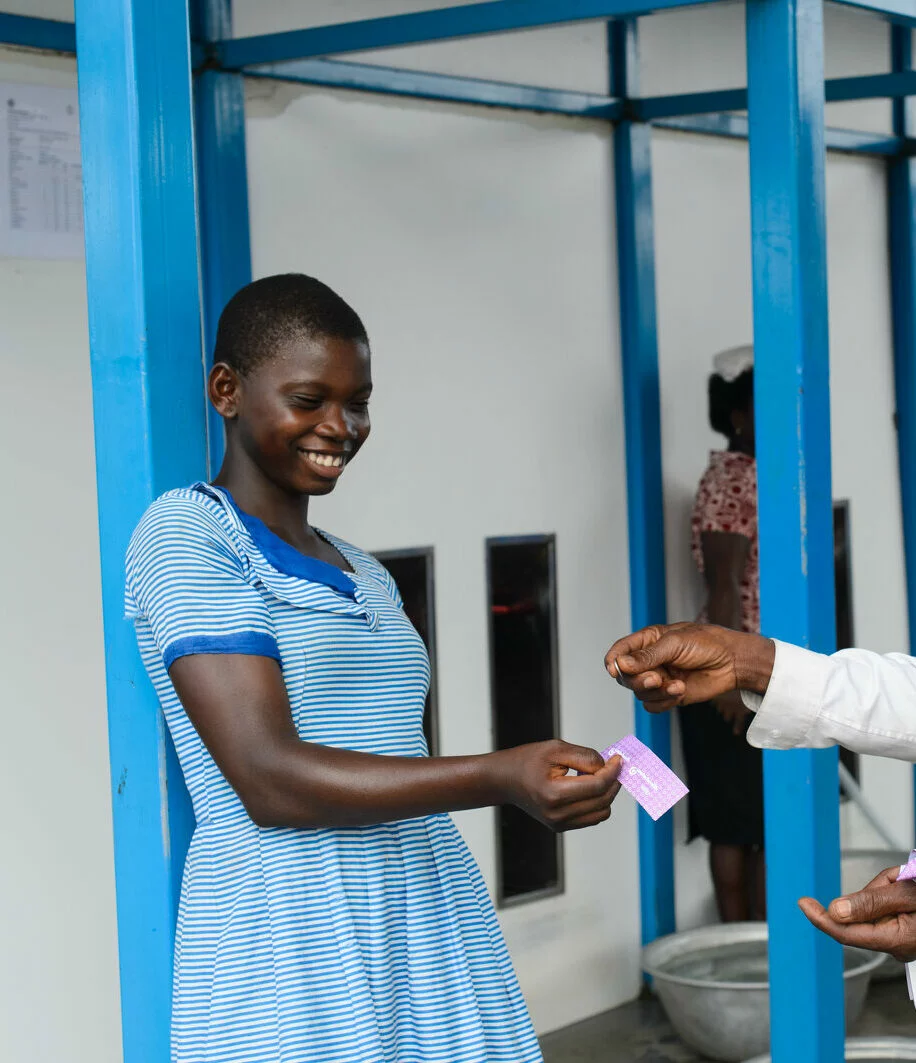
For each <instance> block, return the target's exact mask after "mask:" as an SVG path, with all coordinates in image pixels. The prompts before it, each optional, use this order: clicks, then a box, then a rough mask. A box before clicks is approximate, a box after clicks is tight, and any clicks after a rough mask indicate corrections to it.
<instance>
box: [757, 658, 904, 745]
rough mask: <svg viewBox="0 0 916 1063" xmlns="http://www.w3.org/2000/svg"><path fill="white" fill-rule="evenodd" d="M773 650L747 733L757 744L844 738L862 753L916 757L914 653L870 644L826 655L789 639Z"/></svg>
mask: <svg viewBox="0 0 916 1063" xmlns="http://www.w3.org/2000/svg"><path fill="white" fill-rule="evenodd" d="M774 653H775V666H774V668H773V670H772V678H771V681H770V683H769V686H768V689H767V691H766V697H764V699H763V700H762V702H758V703H756V704H752V707H753V708H755V709H756V711H757V718H756V719H755V721H754V723H753V725H752V727H751V730H750V732H749V734H748V738H749V740H750V741H751V742H752V743H753V744H754V745H758V746H763V747H765V748H771V749H791V748H794V747H798V746H806V747H809V748H818V747H824V746H830V745H834V744H837V743H839V744H841V745H843V746H845V747H846V748H847V749H851V750H853V751H855V752H858V753H871V754H874V755H877V756H885V757H895V758H898V759H901V760H913V761H916V660H914V658H912V657H907V656H904V655H902V654H891V655H888V656H882V655H880V654H877V653H870V652H868V651H866V650H844V651H843V652H841V653H838V654H834V655H833V656H830V657H828V656H825V655H824V654H819V653H812V652H811V651H809V650H803V649H801V648H799V647H798V646H790V645H788V644H786V643H779V644H774ZM745 689H749V690H753V689H755V688H753V687H750V686H749V687H746V688H745ZM758 692H762V691H759V690H758Z"/></svg>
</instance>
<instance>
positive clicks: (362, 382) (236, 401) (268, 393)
mask: <svg viewBox="0 0 916 1063" xmlns="http://www.w3.org/2000/svg"><path fill="white" fill-rule="evenodd" d="M209 390H210V399H211V401H212V402H213V405H214V406H215V407H216V409H217V411H218V412H219V413H220V414H221V415H222V417H223V418H225V421H226V441H227V448H228V449H229V450H233V449H235V450H238V451H240V453H239V454H238V457H239V458H243V459H244V460H245V463H246V464H250V465H253V466H255V467H256V468H257V469H258V470H259V471H260V473H261V474H262V475H263V476H264V477H265V478H266V479H267V480H269V481H270V482H271V483H273V484H275V485H276V486H277V487H279V488H281V489H282V490H283V491H286V492H288V493H290V494H298V495H326V494H328V492H330V491H333V490H334V485H335V484H336V483H337V481H338V479H339V478H340V477H341V476H342V475H343V472H344V470H345V469H346V468H347V466H348V465H349V463H350V462H351V461H352V460H353V458H354V457H355V456H356V453H357V452H358V451H359V449H360V447H361V446H362V445H363V443H364V442H365V441H366V437H367V436H368V435H369V396H370V394H371V392H372V376H371V372H370V359H369V348H368V346H367V344H365V343H363V342H362V341H359V340H347V339H339V338H337V337H333V336H317V337H315V336H307V335H302V336H299V337H295V338H292V339H289V340H287V341H285V342H283V343H282V344H280V345H279V346H278V348H277V351H276V353H275V355H274V356H273V357H271V358H268V359H267V360H266V361H264V362H262V363H260V364H259V365H257V366H255V367H254V368H253V369H252V370H251V372H250V373H248V374H246V375H245V376H239V374H238V373H237V372H236V371H235V370H233V369H231V368H229V367H228V366H226V365H223V364H219V365H215V366H214V367H213V370H212V371H211V373H210V381H209Z"/></svg>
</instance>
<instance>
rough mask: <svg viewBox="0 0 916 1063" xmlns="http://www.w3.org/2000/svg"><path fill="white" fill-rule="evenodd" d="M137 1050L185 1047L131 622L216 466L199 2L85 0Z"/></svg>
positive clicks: (100, 429)
mask: <svg viewBox="0 0 916 1063" xmlns="http://www.w3.org/2000/svg"><path fill="white" fill-rule="evenodd" d="M76 11H77V19H78V22H77V25H78V34H77V45H78V48H79V55H80V61H79V102H80V126H81V137H82V158H83V174H84V203H85V231H86V280H87V289H88V298H89V341H90V354H91V362H92V387H93V403H94V415H95V449H96V467H97V482H98V505H99V531H100V539H101V562H102V605H103V614H104V633H105V662H106V681H107V690H108V721H109V744H110V757H111V785H112V804H113V816H114V845H115V873H116V889H117V905H118V943H119V955H120V968H121V1016H122V1029H123V1044H124V1060H125V1063H148V1061H156V1063H160V1061H162V1063H164V1061H165V1060H167V1059H168V1058H169V1016H170V1008H171V982H172V952H173V944H174V933H175V917H176V913H177V902H178V891H179V881H180V876H181V871H182V867H183V863H184V856H185V851H186V848H187V844H188V841H189V838H190V832H191V828H192V823H193V817H192V813H191V809H190V802H189V801H188V797H187V792H186V790H185V787H184V783H183V781H182V777H181V773H180V771H179V769H178V765H177V761H176V758H175V755H174V751H173V750H172V747H171V742H170V741H169V739H168V737H167V735H166V733H165V726H164V723H163V718H162V713H161V712H160V709H159V704H158V701H157V698H156V696H155V693H154V691H153V689H152V686H151V684H150V683H149V680H148V679H147V677H146V673H145V671H144V668H143V665H142V662H141V660H140V655H139V652H138V650H137V644H136V639H135V637H134V632H133V630H132V626H131V625H130V624H128V623H126V622H125V620H124V553H125V549H126V547H127V543H128V539H129V537H130V535H131V532H132V531H133V528H134V526H135V525H136V523H137V521H138V520H139V518H140V516H141V514H142V513H143V511H144V509H145V508H146V507H147V506H148V505H149V503H150V502H151V501H152V499H153V498H155V497H156V496H157V495H158V494H160V493H161V492H163V491H165V490H167V489H168V488H171V487H176V486H178V485H181V484H185V483H188V482H190V481H193V480H195V479H199V478H200V477H201V475H202V474H203V473H204V472H205V470H206V429H205V414H204V403H203V390H202V384H203V380H202V371H201V370H202V362H201V348H200V311H199V303H200V298H199V289H198V275H197V225H196V216H195V213H196V212H195V202H194V165H193V151H192V133H191V124H192V116H191V70H190V50H189V41H188V25H187V2H186V0H157V3H156V4H155V5H152V4H149V3H147V2H146V0H76Z"/></svg>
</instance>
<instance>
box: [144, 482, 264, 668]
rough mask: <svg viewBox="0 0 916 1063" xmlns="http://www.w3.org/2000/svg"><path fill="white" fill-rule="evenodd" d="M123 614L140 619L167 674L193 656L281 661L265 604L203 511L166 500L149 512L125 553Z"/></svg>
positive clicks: (229, 545) (182, 501) (220, 529)
mask: <svg viewBox="0 0 916 1063" xmlns="http://www.w3.org/2000/svg"><path fill="white" fill-rule="evenodd" d="M125 601H126V611H127V615H128V617H129V618H133V619H135V620H136V619H140V618H142V619H145V620H146V621H147V622H148V624H149V626H150V629H151V631H152V635H153V638H154V640H155V642H156V646H157V647H158V649H159V652H160V653H161V654H162V660H163V662H164V664H165V667H166V668H170V667H171V666H172V664H173V663H174V662H175V661H176V660H177V659H178V658H179V657H187V656H189V655H191V654H196V653H242V654H250V655H252V656H259V657H273V658H274V659H275V660H277V661H279V660H280V650H279V646H278V645H277V639H276V635H275V632H274V627H273V623H272V620H271V616H270V612H269V610H268V608H267V604H266V602H265V601H264V599H263V598H262V597H261V595H260V594H259V593H258V592H257V590H256V589H255V588H254V587H253V586H252V585H251V584H250V583H249V582H248V581H247V580H246V578H245V568H244V561H243V560H242V558H241V557H240V556H239V555H238V553H236V551H235V550H234V549H233V546H232V542H231V539H230V538H229V536H228V534H227V533H226V531H225V530H224V529H223V527H222V526H221V524H220V522H219V520H218V519H217V517H216V516H215V515H214V514H213V513H211V512H209V511H208V509H207V508H206V506H205V505H203V504H201V503H200V502H198V501H196V500H194V499H193V498H186V497H180V496H165V497H163V498H161V499H159V500H158V501H156V502H154V503H153V505H152V506H150V508H149V509H148V510H147V512H146V514H145V515H144V517H143V519H142V520H141V522H140V524H139V525H138V527H137V529H136V531H135V532H134V535H133V538H132V539H131V542H130V546H129V548H128V552H127V587H126V595H125Z"/></svg>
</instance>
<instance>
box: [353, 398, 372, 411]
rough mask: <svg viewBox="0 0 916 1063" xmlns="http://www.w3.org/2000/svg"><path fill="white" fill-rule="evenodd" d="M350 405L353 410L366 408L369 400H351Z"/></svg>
mask: <svg viewBox="0 0 916 1063" xmlns="http://www.w3.org/2000/svg"><path fill="white" fill-rule="evenodd" d="M350 405H351V406H352V407H353V409H354V410H368V409H369V400H368V399H360V400H359V401H358V402H351V403H350Z"/></svg>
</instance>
